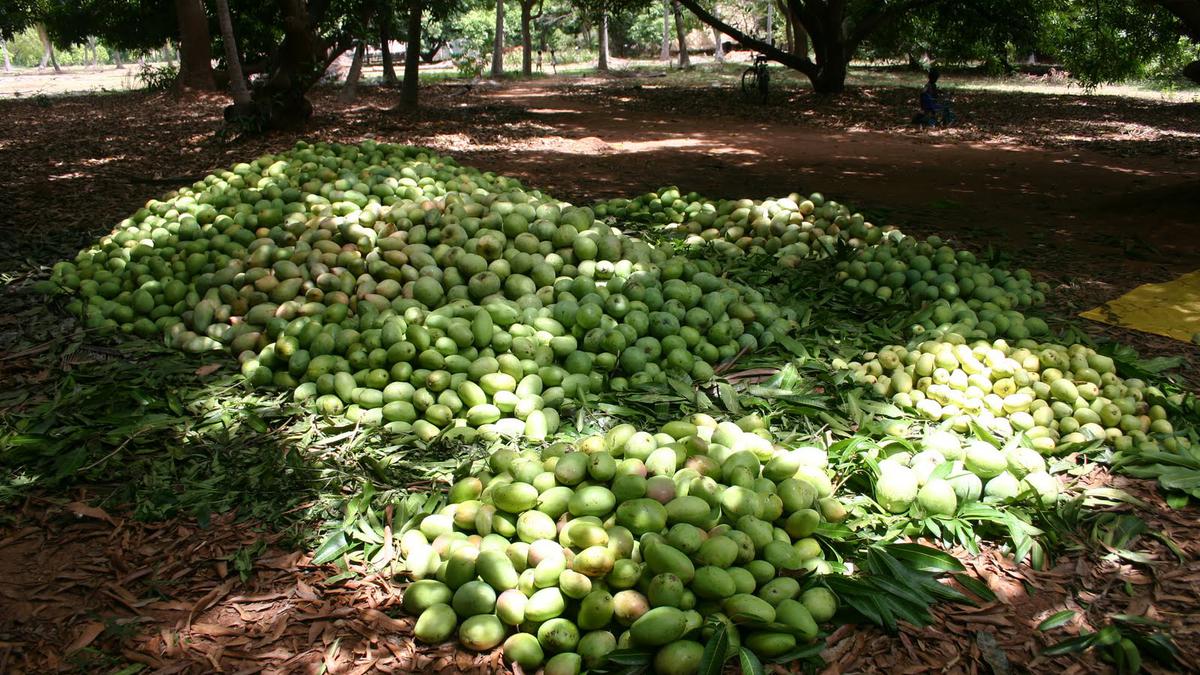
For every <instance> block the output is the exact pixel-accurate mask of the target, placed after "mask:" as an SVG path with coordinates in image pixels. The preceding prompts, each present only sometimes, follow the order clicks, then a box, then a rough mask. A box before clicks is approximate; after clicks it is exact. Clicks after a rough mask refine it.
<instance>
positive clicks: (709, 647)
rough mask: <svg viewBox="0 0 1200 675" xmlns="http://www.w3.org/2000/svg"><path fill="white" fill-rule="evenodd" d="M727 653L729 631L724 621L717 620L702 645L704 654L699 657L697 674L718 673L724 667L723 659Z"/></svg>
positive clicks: (709, 674)
mask: <svg viewBox="0 0 1200 675" xmlns="http://www.w3.org/2000/svg"><path fill="white" fill-rule="evenodd" d="M728 654H729V631H728V630H727V629H726V625H725V623H724V622H719V623H718V625H717V628H716V630H715V631H713V635H712V637H711V638H709V640H708V642H707V644H705V645H704V654H703V655H702V656H701V657H700V670H699V671H698V672H699V675H720V674H721V671H723V670H724V669H725V660H726V658H727V657H728Z"/></svg>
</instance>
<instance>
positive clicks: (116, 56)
mask: <svg viewBox="0 0 1200 675" xmlns="http://www.w3.org/2000/svg"><path fill="white" fill-rule="evenodd" d="M112 53H113V63H114V64H116V69H117V70H125V62H124V61H122V60H121V50H120V49H114V50H113V52H112Z"/></svg>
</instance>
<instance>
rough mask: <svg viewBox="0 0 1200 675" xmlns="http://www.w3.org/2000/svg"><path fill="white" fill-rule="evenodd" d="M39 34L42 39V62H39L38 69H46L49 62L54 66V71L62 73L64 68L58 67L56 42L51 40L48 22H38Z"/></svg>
mask: <svg viewBox="0 0 1200 675" xmlns="http://www.w3.org/2000/svg"><path fill="white" fill-rule="evenodd" d="M37 34H38V37H39V38H41V40H42V62H41V63H39V64H38V70H41V69H44V68H45V67H46V65H47V64H49V65H52V66H54V72H56V73H61V72H62V68H59V67H58V61H57V60H56V59H55V58H54V43H52V42H50V34H49V33H47V32H46V24H44V23H42V22H40V21H39V22H38V24H37Z"/></svg>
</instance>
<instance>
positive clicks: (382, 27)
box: [377, 5, 396, 85]
mask: <svg viewBox="0 0 1200 675" xmlns="http://www.w3.org/2000/svg"><path fill="white" fill-rule="evenodd" d="M387 7H388V11H383V10H380V12H379V16H378V19H377V20H378V21H379V49H380V51H382V52H383V81H384V82H386V83H387V84H392V85H394V84H396V64H395V63H393V62H392V19H393V18H394V17H393V16H392V12H391V5H387Z"/></svg>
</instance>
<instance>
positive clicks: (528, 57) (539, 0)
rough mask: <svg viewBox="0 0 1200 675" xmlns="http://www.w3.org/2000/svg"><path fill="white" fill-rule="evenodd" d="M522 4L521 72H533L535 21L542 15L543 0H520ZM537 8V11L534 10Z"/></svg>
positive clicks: (526, 73)
mask: <svg viewBox="0 0 1200 675" xmlns="http://www.w3.org/2000/svg"><path fill="white" fill-rule="evenodd" d="M519 2H520V4H521V74H522V75H525V76H526V77H528V76H529V75H532V74H533V21H534V20H535V19H539V18H541V16H542V11H543V10H544V4H543V0H519ZM535 7H536V8H537V12H536V13H535V12H534V11H533V10H534V8H535Z"/></svg>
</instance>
